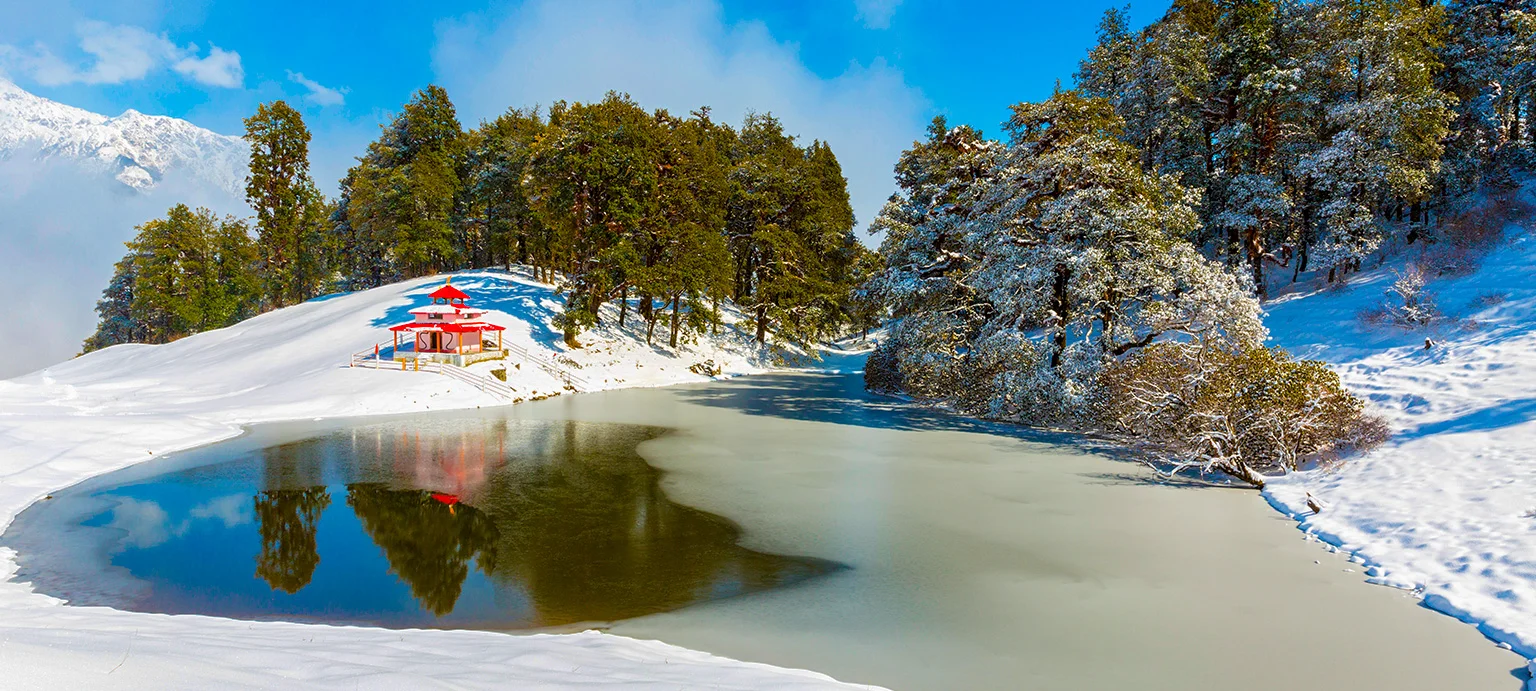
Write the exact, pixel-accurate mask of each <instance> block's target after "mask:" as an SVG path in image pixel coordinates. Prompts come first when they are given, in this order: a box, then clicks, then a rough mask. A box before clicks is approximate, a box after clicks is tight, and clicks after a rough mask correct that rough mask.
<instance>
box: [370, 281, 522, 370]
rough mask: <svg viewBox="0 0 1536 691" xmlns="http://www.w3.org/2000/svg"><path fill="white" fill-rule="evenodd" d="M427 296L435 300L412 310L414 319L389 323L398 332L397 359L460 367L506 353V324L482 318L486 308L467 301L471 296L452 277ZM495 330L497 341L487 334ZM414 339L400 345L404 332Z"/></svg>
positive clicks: (396, 336) (396, 341)
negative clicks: (502, 335) (433, 362)
mask: <svg viewBox="0 0 1536 691" xmlns="http://www.w3.org/2000/svg"><path fill="white" fill-rule="evenodd" d="M427 297H429V298H432V304H430V305H427V306H425V307H418V308H416V309H413V310H411V314H412V315H414V316H415V319H414V320H413V321H409V322H406V323H404V324H396V325H394V326H391V327H389V330H390V331H393V332H394V333H395V350H394V353H395V355H394V357H395V359H396V360H410V359H417V358H420V359H429V360H435V361H438V362H447V363H451V364H454V365H458V366H460V367H462V366H464V365H468V364H470V363H474V362H480V361H481V360H495V359H499V358H503V357H506V351H505V350H503V348H502V340H501V332H502V331H504V330H506V329H505V327H502V326H498V325H496V324H491V323H489V322H484V321H480V317H483V316H485V310H483V309H480V308H478V307H470V306H469V305H467V304H465V301H467V300H468V299H469V296H468V295H466V294H465V293H464V291H462V290H459V289H458V288H455V287H453V279H451V278H450V279H448V281H447V282H445V283H443V287H441V288H438V289H437V290H434V291H432V292H431V293H430V294H428V295H427ZM493 333H494V334H495V335H496V338H495V342H494V343H490V342H489V341H490V339H488V338H487V337H488V336H489V335H490V334H493ZM402 334H409V335H410V336H411V339H410V340H408V341H406V343H405V344H404V346H402V345H401V342H400V341H401V338H400V337H401V335H402Z"/></svg>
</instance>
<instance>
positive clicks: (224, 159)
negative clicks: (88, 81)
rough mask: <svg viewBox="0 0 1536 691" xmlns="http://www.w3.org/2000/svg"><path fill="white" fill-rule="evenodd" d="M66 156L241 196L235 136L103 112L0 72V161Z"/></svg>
mask: <svg viewBox="0 0 1536 691" xmlns="http://www.w3.org/2000/svg"><path fill="white" fill-rule="evenodd" d="M15 156H28V157H36V158H39V159H55V158H64V159H69V160H71V161H74V162H77V163H81V164H84V165H86V166H88V167H91V168H100V169H101V170H102V171H103V172H104V173H106V174H108V175H111V176H112V177H114V178H116V179H117V180H118V181H120V182H122V183H123V184H125V185H127V186H129V187H132V188H134V189H137V190H147V189H149V188H151V187H153V186H154V185H155V183H156V182H158V181H159V180H160V179H161V178H162V177H163V176H165V175H166V174H167V173H170V172H172V171H176V172H180V173H185V174H187V175H188V176H189V177H192V178H194V179H197V180H199V181H202V182H206V183H210V184H212V185H214V186H216V187H218V188H220V189H222V190H224V191H226V192H229V193H230V194H233V195H236V196H239V195H240V194H241V192H242V191H243V189H244V186H245V169H246V162H247V160H248V149H247V148H246V145H245V142H244V141H243V140H241V139H240V138H239V137H231V136H227V135H222V134H217V133H214V132H210V131H208V130H205V129H203V128H201V127H198V126H197V125H194V124H192V123H190V122H187V121H185V120H178V119H176V118H171V117H165V116H160V115H145V114H143V113H140V112H138V111H136V110H129V111H127V112H125V113H123V114H122V115H119V116H117V117H107V116H105V115H100V114H97V113H92V112H90V111H88V110H83V109H80V108H75V107H72V106H66V105H64V104H62V103H57V102H54V101H50V100H48V99H46V98H42V97H40V96H36V95H33V94H31V93H28V92H26V91H24V90H22V89H21V88H20V87H18V86H16V85H15V84H13V83H11V82H10V81H7V80H6V79H5V78H3V77H0V159H5V158H11V157H15Z"/></svg>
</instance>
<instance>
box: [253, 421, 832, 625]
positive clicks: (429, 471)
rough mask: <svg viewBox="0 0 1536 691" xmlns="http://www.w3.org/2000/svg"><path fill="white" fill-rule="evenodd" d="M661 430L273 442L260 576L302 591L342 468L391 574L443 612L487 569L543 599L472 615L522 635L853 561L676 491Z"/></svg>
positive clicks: (496, 431)
mask: <svg viewBox="0 0 1536 691" xmlns="http://www.w3.org/2000/svg"><path fill="white" fill-rule="evenodd" d="M658 434H659V431H658V430H655V429H651V428H643V427H635V426H629V425H611V424H593V423H576V422H545V421H529V420H505V419H484V418H472V419H465V420H457V421H454V420H449V421H437V422H435V423H434V424H430V425H410V426H404V425H400V424H398V423H396V424H393V425H379V426H370V427H366V428H358V429H354V430H351V431H349V432H348V433H345V434H340V435H333V436H330V437H325V438H320V439H312V440H308V441H306V442H299V443H296V444H289V445H285V446H279V447H275V448H272V449H267V450H265V451H264V452H263V454H262V460H263V462H264V473H263V487H264V489H263V490H262V491H260V492H258V493H257V494H256V496H255V502H256V516H257V521H258V528H259V530H260V532H261V538H262V550H261V555H260V556H259V557H258V558H257V574H258V575H259V576H261V577H262V578H263V579H265V580H266V581H267V583H268V584H270V585H271V586H272V587H273V588H274V589H278V590H282V591H285V592H288V593H295V592H297V591H299V590H300V589H302V588H304V587H305V585H306V584H308V583H309V582H310V579H311V577H312V575H313V574H314V571H315V568H316V565H317V564H318V563H319V561H320V557H319V555H318V553H317V551H316V539H315V535H316V524H317V523H318V521H319V518H320V515H321V513H322V512H323V511H324V510H325V508H326V506H327V505H328V504H329V503H330V495H329V494H328V493H327V491H326V483H325V479H324V477H323V476H324V475H325V473H326V472H327V471H326V468H330V469H331V470H330V471H329V472H330V473H331V474H332V476H333V477H338V478H340V479H342V481H343V482H344V483H345V486H346V505H347V507H348V508H350V509H351V511H352V512H353V513H354V514H355V515H356V516H357V518H358V521H359V523H360V524H361V526H362V532H363V533H364V534H366V535H367V538H368V539H371V540H372V542H373V543H374V544H375V545H376V546H377V547H378V548H379V550H380V551H381V552H382V554H383V555H384V557H385V559H386V560H387V561H388V562H389V568H390V572H391V573H393V574H394V575H395V576H396V577H397V578H398V579H399V581H400V582H402V583H404V584H405V585H406V586H407V587H409V589H410V592H411V594H412V596H413V597H414V598H415V599H416V601H417V602H418V603H419V604H420V606H421V608H422V609H423V610H424V611H425V612H429V613H431V615H432V616H434V617H437V618H441V617H444V616H446V615H448V614H449V613H452V612H453V611H454V609H455V606H456V605H457V604H458V600H459V597H460V595H461V593H462V592H463V590H464V583H465V581H466V579H468V578H469V577H470V574H471V571H472V570H478V571H479V572H480V573H481V574H482V575H483V576H485V577H488V578H489V579H490V582H491V584H492V585H494V586H495V587H496V589H497V590H513V591H516V592H520V593H522V594H523V595H524V596H525V597H524V598H511V599H506V600H504V599H502V598H497V600H498V601H499V602H501V604H498V605H497V606H498V607H504V606H507V605H506V604H505V603H506V602H512V601H517V602H526V603H527V605H526V609H524V610H523V611H518V612H509V611H502V612H500V613H499V614H495V615H493V614H492V613H488V612H473V613H468V614H467V615H466V616H469V617H471V618H474V619H481V620H483V619H487V618H492V619H495V620H497V621H498V622H500V623H501V625H502V626H503V627H505V628H514V627H543V626H560V625H565V624H572V623H578V622H588V621H611V620H617V619H624V618H628V617H635V616H640V615H644V614H651V613H654V612H661V611H666V610H671V609H676V608H678V607H682V606H685V605H688V604H691V603H694V602H700V601H704V600H712V599H717V598H722V597H729V596H731V595H737V594H742V593H748V592H753V591H758V590H764V589H767V588H773V587H776V586H780V585H786V584H789V583H793V582H796V581H800V580H803V579H806V578H810V577H812V576H815V575H818V574H822V573H826V572H828V571H831V570H833V569H835V568H837V565H835V564H833V563H831V562H826V561H822V560H817V559H807V558H797V557H781V556H776V555H770V554H763V553H760V552H754V551H751V550H748V549H745V548H743V547H741V546H740V545H738V544H737V541H738V539H739V538H740V530H738V529H737V528H736V526H734V525H732V524H731V523H730V522H729V521H726V520H725V519H723V518H720V517H718V516H714V515H712V514H708V513H705V512H703V511H699V510H696V509H692V508H689V507H685V506H681V505H679V504H675V503H673V502H671V501H670V500H668V499H667V496H666V494H665V493H664V492H663V491H662V489H661V485H660V479H661V474H660V473H659V472H658V471H656V470H655V469H654V468H652V467H651V466H650V465H648V464H646V463H645V461H644V460H643V459H642V458H641V457H640V456H639V454H638V453H637V451H636V447H638V446H639V445H640V444H641V443H643V442H645V441H647V440H649V439H652V438H655V437H656V436H657V435H658ZM333 484H334V483H333ZM328 539H329V538H328ZM341 568H353V566H352V565H351V564H345V565H342V567H341Z"/></svg>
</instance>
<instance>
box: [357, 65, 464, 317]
mask: <svg viewBox="0 0 1536 691" xmlns="http://www.w3.org/2000/svg"><path fill="white" fill-rule="evenodd" d="M463 147H464V141H463V130H462V128H461V127H460V126H459V121H458V117H457V115H456V114H455V110H454V107H453V103H452V101H450V100H449V99H448V93H447V92H446V91H444V90H443V88H442V87H439V86H428V87H427V88H425V89H422V90H421V91H418V92H416V94H415V96H414V97H412V99H411V101H410V102H409V103H407V104H406V105H405V108H404V109H403V110H402V111H401V113H400V114H399V115H397V116H395V118H394V119H393V120H392V121H391V122H390V123H389V124H388V125H385V126H384V127H383V132H382V133H381V135H380V136H379V139H378V140H376V141H374V142H373V143H371V144H369V145H368V152H367V153H366V154H365V155H363V156H362V157H361V158H359V159H358V164H357V165H356V166H353V167H352V169H351V170H349V171H347V177H346V178H344V179H343V180H342V197H343V198H342V200H341V201H340V202H339V203H338V204H337V208H338V210H339V211H340V214H339V216H336V217H335V218H334V219H333V220H332V221H331V222H330V225H331V227H332V230H331V234H332V235H333V236H335V237H337V239H338V242H339V243H340V245H341V249H340V252H341V253H342V254H343V255H344V256H345V258H346V259H345V262H344V263H345V265H346V268H345V273H347V274H349V275H350V282H351V283H353V284H354V285H359V284H360V286H359V287H373V286H376V285H381V284H382V283H383V282H385V281H389V280H393V279H395V278H398V277H407V278H409V277H414V276H422V275H426V274H430V273H435V272H438V271H444V270H448V269H454V268H458V267H459V266H461V265H462V264H461V262H462V259H463V255H464V252H463V250H464V248H463V247H461V245H460V244H459V243H458V242H457V241H456V240H457V238H456V235H457V232H456V229H457V228H458V227H460V225H461V219H459V218H458V217H457V214H458V212H459V210H460V209H461V208H462V206H463V201H464V200H463V199H462V198H461V195H462V194H463V192H464V184H463V178H464V173H465V171H463V170H461V169H462V168H463V166H464V158H465V157H464V148H463Z"/></svg>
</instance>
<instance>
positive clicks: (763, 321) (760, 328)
mask: <svg viewBox="0 0 1536 691" xmlns="http://www.w3.org/2000/svg"><path fill="white" fill-rule="evenodd" d="M767 340H768V306H767V305H758V306H757V342H758V343H765V342H767Z"/></svg>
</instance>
